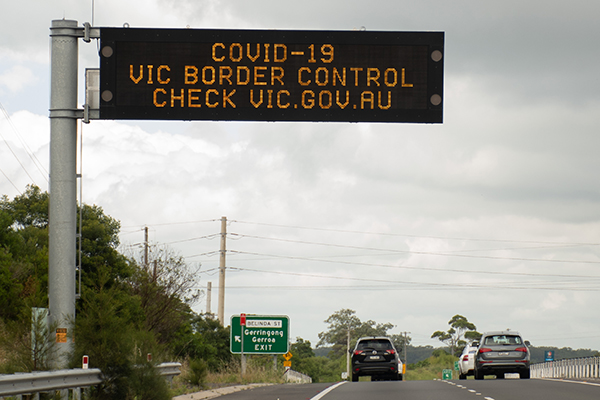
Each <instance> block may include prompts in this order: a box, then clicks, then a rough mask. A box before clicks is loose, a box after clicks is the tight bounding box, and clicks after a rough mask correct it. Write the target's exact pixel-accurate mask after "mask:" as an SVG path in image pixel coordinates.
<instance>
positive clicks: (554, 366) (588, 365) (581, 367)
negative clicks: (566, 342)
mask: <svg viewBox="0 0 600 400" xmlns="http://www.w3.org/2000/svg"><path fill="white" fill-rule="evenodd" d="M530 370H531V377H532V378H550V379H552V378H555V379H600V357H583V358H568V359H564V360H558V361H547V362H544V363H538V364H532V365H531V367H530Z"/></svg>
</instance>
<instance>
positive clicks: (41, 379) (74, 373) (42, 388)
mask: <svg viewBox="0 0 600 400" xmlns="http://www.w3.org/2000/svg"><path fill="white" fill-rule="evenodd" d="M101 382H102V371H100V370H99V369H97V368H92V369H64V370H58V371H41V372H30V373H24V374H13V375H0V397H4V396H15V395H21V394H29V393H40V392H50V391H53V390H68V389H75V388H81V387H87V386H93V385H98V384H100V383H101Z"/></svg>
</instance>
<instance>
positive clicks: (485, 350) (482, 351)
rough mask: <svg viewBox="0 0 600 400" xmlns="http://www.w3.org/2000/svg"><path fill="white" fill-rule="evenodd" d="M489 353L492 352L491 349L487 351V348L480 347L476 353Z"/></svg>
mask: <svg viewBox="0 0 600 400" xmlns="http://www.w3.org/2000/svg"><path fill="white" fill-rule="evenodd" d="M490 351H492V349H488V348H487V347H482V348H481V349H479V351H478V353H480V354H481V353H489V352H490Z"/></svg>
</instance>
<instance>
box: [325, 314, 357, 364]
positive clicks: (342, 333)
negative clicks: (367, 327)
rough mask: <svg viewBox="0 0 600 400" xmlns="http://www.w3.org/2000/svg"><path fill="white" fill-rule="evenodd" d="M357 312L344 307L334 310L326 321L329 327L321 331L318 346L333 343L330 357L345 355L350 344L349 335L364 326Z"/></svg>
mask: <svg viewBox="0 0 600 400" xmlns="http://www.w3.org/2000/svg"><path fill="white" fill-rule="evenodd" d="M355 314H356V311H354V310H350V309H347V308H344V309H341V310H339V311H336V312H334V313H333V314H331V315H330V316H329V317H328V318H327V319H326V320H325V321H324V322H325V323H327V324H329V327H328V328H327V330H326V331H324V332H321V333H319V342H318V343H317V347H319V346H323V345H327V344H331V345H333V346H332V350H331V354H330V358H338V357H341V356H342V355H344V354H345V353H346V348H347V346H348V345H349V343H348V337H350V338H352V336H353V333H355V332H356V331H357V330H358V329H359V328H362V325H363V324H362V322H361V321H360V319H359V318H358V317H357V316H356V315H355ZM363 330H364V329H363Z"/></svg>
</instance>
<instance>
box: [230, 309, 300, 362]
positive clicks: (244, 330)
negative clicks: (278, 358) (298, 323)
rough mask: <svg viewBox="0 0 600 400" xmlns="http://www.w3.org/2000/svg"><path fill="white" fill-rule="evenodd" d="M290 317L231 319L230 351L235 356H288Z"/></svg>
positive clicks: (235, 317)
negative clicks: (243, 320) (242, 323)
mask: <svg viewBox="0 0 600 400" xmlns="http://www.w3.org/2000/svg"><path fill="white" fill-rule="evenodd" d="M289 326H290V321H289V317H288V316H286V315H247V316H246V325H245V326H242V325H241V316H240V315H234V316H232V317H231V327H230V334H231V338H230V339H231V340H230V350H231V352H232V353H234V354H239V353H241V352H242V342H243V343H244V354H286V353H287V352H288V350H289ZM242 335H243V337H242Z"/></svg>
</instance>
